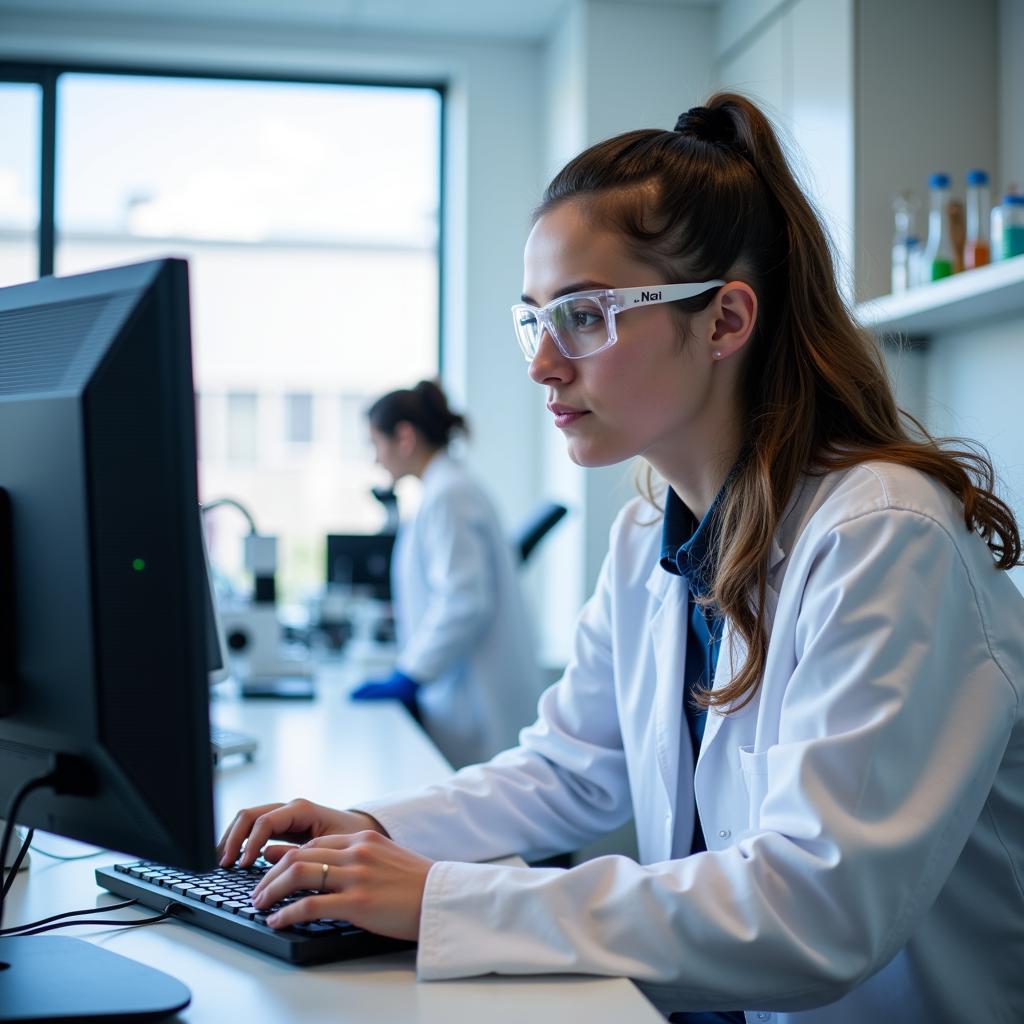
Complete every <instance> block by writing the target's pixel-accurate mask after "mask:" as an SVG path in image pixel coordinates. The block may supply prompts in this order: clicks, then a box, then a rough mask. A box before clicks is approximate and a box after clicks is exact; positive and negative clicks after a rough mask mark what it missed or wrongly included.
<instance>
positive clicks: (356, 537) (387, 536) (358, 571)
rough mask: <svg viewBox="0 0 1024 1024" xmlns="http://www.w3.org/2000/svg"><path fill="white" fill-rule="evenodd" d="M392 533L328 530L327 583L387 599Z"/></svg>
mask: <svg viewBox="0 0 1024 1024" xmlns="http://www.w3.org/2000/svg"><path fill="white" fill-rule="evenodd" d="M394 546H395V536H394V534H392V533H329V534H328V535H327V582H328V584H335V585H340V586H344V587H350V588H352V589H353V590H363V591H365V592H366V593H368V594H369V595H371V596H373V597H376V598H378V599H379V600H381V601H388V600H390V599H391V555H392V551H393V549H394Z"/></svg>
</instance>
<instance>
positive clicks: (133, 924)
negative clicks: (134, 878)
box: [18, 903, 177, 939]
mask: <svg viewBox="0 0 1024 1024" xmlns="http://www.w3.org/2000/svg"><path fill="white" fill-rule="evenodd" d="M176 909H177V905H176V904H174V903H168V904H167V909H166V910H164V911H163V912H162V913H159V914H156V915H154V916H153V917H144V918H142V919H141V920H138V919H136V920H129V921H123V920H119V921H104V920H103V919H102V918H99V919H97V920H95V921H90V920H88V919H87V920H85V921H59V922H58V923H57V924H48V925H46V926H45V927H44V928H33V929H32V930H31V931H28V932H20V933H19V934H18V938H19V939H20V938H24V937H26V936H28V935H42V933H43V932H52V931H55V930H56V929H57V928H71V927H73V926H75V925H79V924H98V925H102V926H103V927H104V928H140V927H142V925H144V924H156V923H157V922H158V921H166V920H167V919H168V918H170V917H173V916H174V912H175V910H176Z"/></svg>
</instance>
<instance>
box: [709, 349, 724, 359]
mask: <svg viewBox="0 0 1024 1024" xmlns="http://www.w3.org/2000/svg"><path fill="white" fill-rule="evenodd" d="M711 358H712V359H721V358H722V353H721V352H720V351H719V350H718V349H717V348H716V349H715V351H714V352H712V353H711Z"/></svg>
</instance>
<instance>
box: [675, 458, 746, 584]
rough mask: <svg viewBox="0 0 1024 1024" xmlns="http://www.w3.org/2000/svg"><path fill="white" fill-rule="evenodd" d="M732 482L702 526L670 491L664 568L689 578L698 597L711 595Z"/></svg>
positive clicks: (719, 494) (724, 489)
mask: <svg viewBox="0 0 1024 1024" xmlns="http://www.w3.org/2000/svg"><path fill="white" fill-rule="evenodd" d="M731 481H732V474H731V473H730V474H729V478H728V479H727V480H726V482H725V483H724V484H723V485H722V489H721V490H720V491H719V492H718V495H717V496H716V497H715V500H714V501H713V502H712V503H711V508H709V509H708V510H707V512H706V513H705V515H704V518H703V519H702V520H701V521H700V522H699V523H698V522H697V518H696V516H694V514H693V513H692V512H691V511H690V510H689V509H688V508H687V507H686V505H684V504H683V502H682V499H681V498H680V497H679V495H677V494H676V492H675V491H674V490H672V488H671V487H670V488H669V489H668V495H667V497H666V500H665V520H664V523H663V525H662V529H661V567H662V568H663V569H664V570H665V571H666V572H670V573H672V574H673V575H675V576H683V577H685V579H686V583H687V586H688V587H689V588H690V593H692V594H693V595H694V597H709V596H710V594H711V587H712V583H713V582H714V578H715V556H716V553H717V547H718V509H719V506H720V505H721V504H722V498H723V497H724V495H725V492H726V490H727V488H728V486H729V484H730V483H731Z"/></svg>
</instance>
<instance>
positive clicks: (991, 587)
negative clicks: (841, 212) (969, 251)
mask: <svg viewBox="0 0 1024 1024" xmlns="http://www.w3.org/2000/svg"><path fill="white" fill-rule="evenodd" d="M652 518H654V517H653V516H651V515H650V510H649V509H645V508H644V507H643V506H642V505H639V504H637V503H634V504H633V506H632V507H629V508H627V509H626V510H624V514H621V515H620V516H619V518H618V520H617V521H616V524H615V526H614V528H613V530H612V535H611V550H610V552H609V555H608V558H607V560H606V562H605V565H604V568H603V570H602V573H601V577H600V581H599V583H598V586H597V590H596V592H595V594H594V596H593V597H592V598H591V600H590V601H589V602H588V604H587V605H586V606H585V608H584V609H583V611H582V613H581V616H580V620H579V624H578V629H577V636H576V643H575V653H574V656H573V659H572V661H571V663H570V665H569V667H568V668H567V670H566V673H565V675H564V677H563V678H562V680H561V681H560V682H559V683H557V684H556V685H555V686H553V687H551V688H550V689H549V690H547V692H546V693H545V694H544V695H543V697H542V699H541V703H540V709H539V710H540V718H539V720H538V722H537V723H536V724H535V725H534V726H532V727H531V728H530V729H528V730H525V731H524V732H523V734H522V740H521V746H520V747H518V748H517V749H515V750H511V751H509V752H507V753H504V754H502V755H500V756H498V757H497V758H495V759H494V760H492V761H491V762H490V763H489V764H487V765H483V766H476V767H472V768H468V769H466V770H465V771H463V772H460V773H459V774H457V775H456V776H455V777H454V779H452V780H451V781H450V782H449V783H446V784H444V785H440V786H434V787H432V788H430V789H428V790H425V791H422V792H420V793H416V794H409V795H408V796H407V797H405V798H396V799H393V800H390V801H381V802H378V803H376V804H369V805H366V809H367V810H369V811H370V813H372V814H374V815H375V816H376V817H377V818H378V819H379V820H380V821H381V822H382V824H383V825H384V826H385V828H386V829H387V830H388V831H389V832H390V834H391V835H392V836H393V837H394V838H395V839H396V841H398V842H399V843H402V844H405V845H408V846H410V847H412V848H414V849H417V850H420V851H422V852H423V853H424V854H426V855H427V856H430V857H432V858H435V859H438V860H439V862H438V863H436V864H435V865H434V866H433V867H432V868H431V871H430V874H429V876H428V879H427V885H426V890H425V893H424V899H423V911H422V916H421V924H420V945H419V953H418V970H419V975H420V977H421V978H423V979H434V978H453V977H462V976H469V975H476V974H481V973H485V972H490V971H497V972H501V973H512V974H518V973H530V972H558V971H574V972H583V973H590V974H605V975H624V976H627V977H631V978H634V979H636V980H637V981H638V982H639V983H640V984H641V987H642V988H643V989H644V991H645V992H646V993H647V994H648V995H649V996H650V997H651V998H652V999H653V1000H654V1001H655V1003H656V1004H657V1005H658V1006H659V1007H660V1008H661V1009H662V1010H664V1011H665V1012H670V1011H672V1010H686V1009H740V1008H742V1009H745V1010H746V1011H747V1014H746V1016H747V1020H748V1021H765V1020H771V1021H775V1022H792V1024H797V1022H800V1024H875V1022H878V1024H882V1022H889V1021H898V1022H901V1024H903V1022H906V1024H924V1022H929V1024H938V1022H947V1021H948V1022H951V1024H953V1022H955V1024H965V1022H968V1024H971V1022H974V1021H985V1022H997V1021H999V1022H1010V1021H1016V1022H1019V1021H1024V888H1022V886H1024V728H1022V724H1021V709H1020V691H1021V687H1022V683H1024V600H1022V598H1021V595H1020V594H1019V593H1018V592H1017V590H1016V589H1015V588H1014V586H1013V584H1012V583H1011V581H1010V580H1009V578H1008V577H1007V575H1006V573H1004V572H1000V571H997V570H996V569H995V568H994V567H993V565H992V560H991V557H990V555H989V553H988V550H987V549H986V547H985V545H984V543H983V542H982V541H981V539H980V538H978V537H977V536H976V535H974V534H971V533H969V532H968V531H967V530H966V529H965V528H964V522H963V513H962V510H961V509H960V507H959V506H958V504H957V503H956V502H955V500H954V499H953V497H952V496H951V495H950V494H949V493H948V492H947V491H946V490H944V488H943V487H942V486H941V485H939V484H938V483H937V482H935V481H933V480H931V479H930V478H929V477H927V476H925V475H924V474H921V473H918V472H916V471H913V470H909V469H906V468H903V467H899V466H893V465H886V464H881V463H877V462H876V463H870V464H867V465H863V466H860V467H857V468H855V469H853V470H849V471H844V472H836V473H832V474H829V475H827V476H824V477H809V478H807V479H806V480H805V482H804V484H803V486H802V488H801V490H800V492H799V493H798V494H797V496H796V497H795V498H794V500H793V502H792V503H791V505H790V507H789V510H788V512H787V515H786V517H785V519H784V521H783V523H782V527H781V529H780V531H779V533H778V534H777V536H776V538H775V543H774V544H773V548H772V555H771V558H770V567H771V575H770V578H769V584H770V586H769V591H768V597H767V612H768V614H769V617H770V623H771V625H770V630H771V632H770V643H769V649H768V658H767V664H766V668H765V675H764V680H763V684H762V686H761V688H760V690H759V692H758V695H757V696H756V697H755V699H754V700H753V701H752V702H751V703H750V704H749V705H748V706H747V707H746V708H744V709H743V710H741V711H739V712H737V713H735V714H732V715H729V716H722V715H719V714H717V713H711V714H709V717H708V721H707V726H706V731H705V734H704V740H703V744H702V747H701V751H700V757H699V760H698V763H697V766H696V773H695V775H694V771H693V763H692V753H691V747H690V741H689V735H688V732H687V729H686V728H685V726H684V725H683V714H682V707H683V703H682V702H683V692H684V691H683V685H684V673H685V665H686V656H685V646H686V622H687V615H686V590H685V586H686V584H685V581H683V580H682V579H680V578H678V577H674V576H670V575H669V574H667V573H666V572H664V570H662V569H661V568H660V567H659V565H658V555H659V543H660V528H659V527H658V526H657V525H653V526H652V525H640V523H639V522H638V520H641V521H642V520H644V519H646V521H647V522H648V523H649V522H650V520H651V519H652ZM741 648H742V645H741V644H740V642H739V640H738V637H737V636H736V635H735V633H733V632H732V631H731V630H730V628H729V625H728V624H727V625H726V629H725V636H724V638H723V645H722V649H721V655H720V659H719V664H718V670H717V678H716V681H715V685H716V686H719V687H720V686H723V685H725V684H726V683H727V682H728V681H729V679H730V677H731V675H732V673H733V671H734V669H735V666H737V665H738V663H739V662H740V660H741V658H742V653H743V652H742V649H741ZM694 795H695V796H696V803H697V806H698V807H699V809H700V817H701V821H702V822H703V826H704V832H705V835H706V837H707V846H708V851H707V852H706V853H698V854H695V855H693V856H687V853H688V849H689V843H690V837H691V831H692V826H693V815H692V801H693V798H694ZM630 814H634V815H635V818H636V826H637V832H638V839H639V849H640V863H635V862H633V861H631V860H630V859H628V858H625V857H618V856H612V857H602V858H599V859H596V860H592V861H589V862H587V863H584V864H582V865H580V866H578V867H576V868H573V869H571V870H569V871H559V870H556V869H526V868H512V867H503V866H497V865H486V864H463V863H456V862H455V858H458V859H459V860H483V859H486V858H493V857H496V856H498V855H501V854H507V853H510V852H521V853H524V854H526V855H527V856H529V855H530V854H536V855H542V854H547V853H551V852H553V851H556V850H564V849H571V848H576V847H578V846H580V845H582V844H584V843H586V842H588V841H589V840H592V839H593V838H594V837H596V836H598V835H600V834H602V833H605V832H607V831H608V830H610V829H613V828H615V827H616V826H618V825H620V824H621V823H623V822H624V821H626V820H627V819H628V818H629V816H630ZM445 858H448V859H445Z"/></svg>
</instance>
